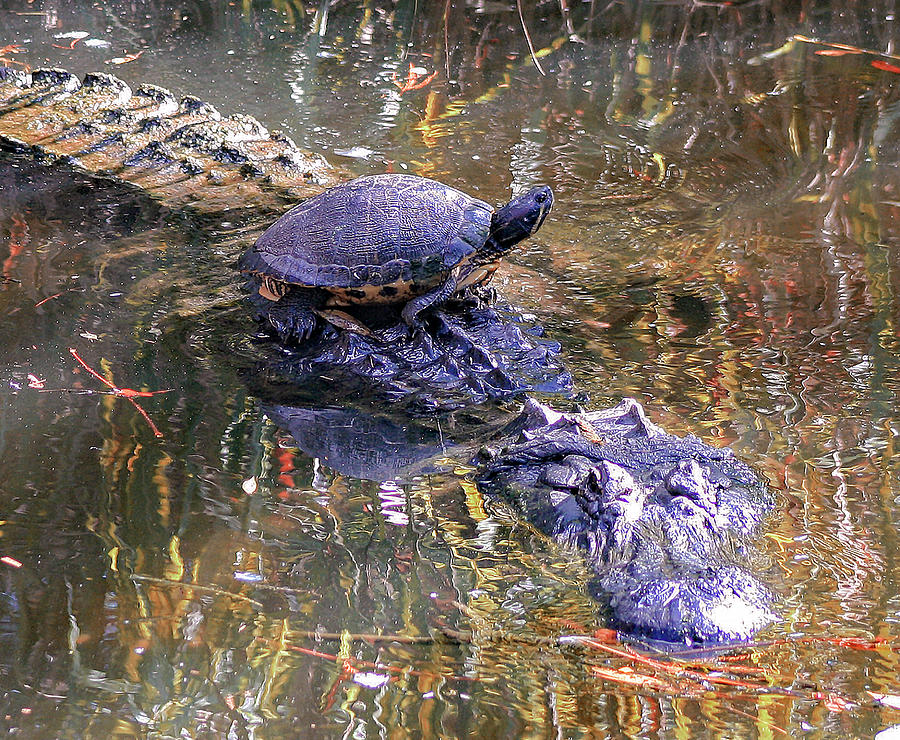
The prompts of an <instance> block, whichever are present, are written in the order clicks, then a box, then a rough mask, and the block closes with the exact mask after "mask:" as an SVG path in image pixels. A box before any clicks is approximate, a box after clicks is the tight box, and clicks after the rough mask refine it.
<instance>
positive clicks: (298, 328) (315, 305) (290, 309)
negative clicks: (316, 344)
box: [251, 288, 327, 343]
mask: <svg viewBox="0 0 900 740" xmlns="http://www.w3.org/2000/svg"><path fill="white" fill-rule="evenodd" d="M326 300H327V295H326V294H325V292H324V291H321V290H316V289H314V288H291V289H290V290H288V292H287V293H285V294H284V295H283V296H282V297H281V298H280V299H279V300H277V301H272V300H269V299H268V298H264V297H263V296H261V295H260V294H259V292H258V291H257V292H254V293H253V294H252V295H251V302H252V303H253V305H254V307H255V308H256V313H257V318H259V319H260V320H262V321H264V322H265V323H266V324H268V325H269V326H270V327H271V328H272V329H274V330H275V332H276V333H277V334H278V338H279V339H280V340H281V341H282V342H285V343H290V342H297V343H300V342H303V341H304V340H306V339H308V338H309V337H310V335H312V333H313V331H314V330H315V328H316V323H317V322H318V316H317V314H316V311H317V309H319V308H320V307H321V306H323V305H325V301H326Z"/></svg>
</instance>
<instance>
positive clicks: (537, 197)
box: [534, 191, 547, 203]
mask: <svg viewBox="0 0 900 740" xmlns="http://www.w3.org/2000/svg"><path fill="white" fill-rule="evenodd" d="M534 199H535V201H536V202H538V203H543V202H544V201H546V200H547V193H545V192H543V191H541V192H540V193H538V194H537V195H535V196H534Z"/></svg>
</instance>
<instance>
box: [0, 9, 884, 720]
mask: <svg viewBox="0 0 900 740" xmlns="http://www.w3.org/2000/svg"><path fill="white" fill-rule="evenodd" d="M252 5H253V4H251V3H245V4H244V5H243V7H238V6H237V5H235V6H224V5H221V6H220V5H219V4H217V3H206V2H193V3H184V4H167V3H146V4H132V3H124V2H123V3H109V4H102V9H101V7H100V6H98V7H94V6H92V5H91V4H89V3H76V2H49V1H48V2H33V3H30V2H15V1H12V2H8V3H6V4H4V5H3V6H2V9H0V56H2V57H3V58H4V59H5V60H7V61H9V60H12V61H13V62H14V63H20V64H27V65H29V66H31V67H37V66H44V65H47V64H52V65H57V66H63V67H65V68H67V69H69V70H71V71H73V72H76V73H78V74H83V73H84V72H87V71H91V70H96V69H101V70H104V71H113V72H114V73H115V74H117V75H118V76H120V77H122V78H123V79H125V80H126V81H127V82H129V83H132V84H137V83H140V82H152V83H155V84H159V85H163V86H165V87H169V88H171V89H173V90H174V91H176V92H178V93H192V94H195V95H198V96H199V97H201V98H203V99H205V100H208V101H209V102H211V103H213V104H214V105H216V106H217V107H218V108H220V109H221V110H222V111H227V112H242V113H246V114H249V115H253V116H255V117H257V118H258V119H259V120H261V121H262V122H263V123H264V124H265V125H266V126H268V127H270V128H280V129H283V130H284V131H286V132H287V133H288V134H290V135H291V136H292V137H293V138H294V139H295V140H296V141H297V142H298V143H299V144H300V145H302V146H305V147H308V148H310V149H312V150H315V151H319V152H322V153H323V154H325V155H326V156H327V157H328V159H329V160H330V161H331V162H333V163H335V164H339V165H341V166H343V167H345V168H346V169H347V171H348V172H349V173H357V174H361V173H370V172H382V171H385V170H386V169H390V170H393V171H403V170H406V171H409V172H413V173H417V174H422V175H427V176H432V177H436V178H439V179H441V180H443V181H446V182H447V183H449V184H452V185H455V186H457V187H460V188H461V189H463V190H465V191H467V192H471V193H473V194H475V195H477V196H479V197H481V198H483V199H485V200H488V201H491V202H494V203H500V202H505V201H506V200H507V199H508V198H509V196H510V194H511V192H517V191H519V190H521V189H523V188H525V187H527V186H529V185H532V184H535V183H539V182H546V183H548V184H550V185H551V186H552V187H553V189H554V192H555V193H556V198H557V201H556V205H555V208H554V211H553V213H552V217H551V219H550V220H548V222H547V223H546V224H545V225H544V227H543V229H542V230H541V231H540V233H539V234H538V235H537V236H536V237H535V238H534V239H532V240H530V241H529V242H526V243H525V244H524V245H523V247H522V248H521V249H519V250H517V251H516V252H515V253H514V254H513V255H512V256H511V257H510V259H509V261H508V264H506V265H505V266H504V267H503V268H502V269H501V271H500V272H499V273H498V275H497V278H496V283H497V286H498V289H499V291H500V293H501V294H502V295H503V296H504V297H505V298H506V299H507V300H509V301H511V302H513V303H515V304H517V305H518V306H520V307H521V308H522V310H523V311H525V312H528V313H530V314H533V315H535V316H536V317H537V319H538V320H539V321H540V322H541V323H542V324H543V325H544V327H545V329H546V333H547V336H548V337H550V338H552V339H554V340H556V341H559V342H560V343H561V346H562V347H561V357H562V359H563V361H564V362H565V364H566V365H567V366H568V367H569V369H570V370H571V371H572V373H573V376H574V393H575V394H576V395H578V396H579V397H580V398H581V400H582V401H583V402H585V403H587V404H589V405H592V406H602V405H606V404H609V403H613V402H615V401H617V400H618V399H620V398H621V397H623V396H633V397H635V398H638V399H639V400H641V402H642V403H644V405H645V406H646V408H647V410H648V413H649V414H650V416H651V417H652V418H653V419H654V421H656V422H657V423H660V424H662V425H663V426H665V427H666V428H667V429H669V430H670V431H672V432H675V433H679V434H683V433H693V434H696V435H698V436H700V437H702V438H703V439H705V440H707V441H709V442H711V443H713V444H716V445H726V444H728V445H731V446H732V447H733V448H734V449H735V451H736V452H737V453H738V454H739V455H740V456H741V457H742V458H743V459H745V460H747V461H748V462H750V463H751V464H753V465H754V466H755V467H756V468H757V469H758V470H759V471H760V472H762V473H763V474H765V475H766V476H767V478H768V479H769V481H770V483H771V484H772V486H773V488H775V489H776V490H777V491H778V492H779V494H780V498H779V508H778V512H777V515H776V516H775V518H774V520H773V522H772V528H771V530H770V536H769V537H768V538H767V545H766V547H767V550H768V551H769V553H770V555H771V557H772V560H773V563H774V567H773V571H772V574H771V578H772V582H773V583H775V584H776V587H777V588H778V590H779V591H780V593H781V595H782V603H781V604H780V613H781V615H782V621H781V622H780V623H778V624H776V625H774V626H773V627H772V628H770V629H769V630H767V631H766V632H765V633H763V634H762V635H761V636H760V640H761V642H760V644H758V645H755V646H751V647H748V648H747V651H746V655H745V656H744V660H743V662H742V663H741V665H742V666H743V667H745V668H746V667H747V666H750V668H749V669H746V672H745V673H744V674H742V675H744V676H745V677H746V679H747V685H737V686H723V685H715V684H705V685H704V684H700V683H697V682H685V684H684V686H683V688H682V690H678V691H673V690H672V689H671V687H670V688H669V689H666V690H663V689H660V687H659V685H657V684H654V683H652V682H651V681H643V682H641V681H640V680H638V682H637V683H632V684H629V683H626V682H625V677H626V676H627V675H628V674H627V672H623V671H622V670H621V669H622V667H623V666H631V668H632V670H633V675H642V674H643V671H642V670H641V669H639V667H634V666H635V664H633V663H629V662H627V661H626V662H624V663H623V662H622V661H621V660H619V661H618V662H616V661H617V660H618V659H617V658H615V657H614V656H611V655H610V654H609V653H607V652H603V651H601V650H599V649H598V650H586V649H577V650H576V649H572V648H560V647H551V646H548V645H547V644H546V643H543V642H542V641H541V640H540V639H538V638H543V637H555V636H558V635H561V634H566V633H569V632H580V633H586V632H587V633H590V632H593V631H594V630H597V629H600V628H602V627H603V626H604V624H605V621H604V620H605V616H604V613H603V611H602V609H601V608H600V606H598V605H597V604H596V603H595V602H594V601H592V600H591V598H590V597H589V595H588V593H587V589H586V586H585V584H586V583H587V581H588V580H589V574H588V571H587V568H586V566H585V565H584V564H583V563H582V562H581V561H580V560H579V558H578V556H577V554H573V553H569V552H565V551H562V550H560V549H559V548H557V547H555V546H553V545H552V544H551V543H549V542H548V541H546V540H545V539H544V538H542V537H541V536H539V535H537V534H535V533H534V532H532V531H531V530H529V529H528V528H527V527H525V526H523V525H522V523H521V522H520V521H518V520H517V519H516V518H515V517H514V516H513V515H511V514H510V512H508V511H506V510H504V509H502V508H498V507H497V506H495V505H493V504H492V502H490V501H487V500H485V499H484V498H483V497H482V496H481V494H480V493H479V492H478V491H477V490H476V489H475V487H474V486H473V484H472V483H471V482H470V480H469V479H468V478H467V477H466V472H467V467H466V463H467V460H466V459H454V458H453V456H452V455H451V456H449V457H446V458H443V459H442V458H440V457H439V456H435V455H434V454H433V453H434V452H435V450H437V451H438V452H439V451H440V445H441V444H442V443H443V440H444V436H445V435H446V438H447V439H451V438H452V439H460V440H466V441H472V439H471V438H472V435H473V434H475V435H477V429H478V425H479V424H482V423H485V422H487V421H491V420H496V419H498V418H503V417H504V416H505V415H508V414H510V413H512V410H513V409H514V408H515V403H512V402H507V403H500V404H483V405H481V406H479V407H476V408H469V409H465V408H464V409H461V410H458V411H456V412H453V413H448V414H443V415H440V416H425V417H424V418H423V417H411V416H404V415H402V414H397V413H395V411H396V409H394V408H392V407H390V406H385V405H383V404H379V403H378V402H377V401H375V400H373V399H370V398H366V397H364V395H361V394H360V393H359V392H358V391H353V392H352V393H351V392H348V391H346V390H345V389H342V388H327V387H325V388H324V389H323V387H322V385H317V386H316V387H315V388H304V387H298V388H285V387H284V384H281V385H279V386H278V387H277V388H273V387H272V386H271V384H267V383H263V382H259V380H258V378H257V377H256V375H255V372H256V368H257V367H258V363H259V361H260V359H261V358H264V357H265V356H266V353H270V354H271V353H274V352H276V350H275V349H273V348H272V347H271V346H265V345H264V346H260V345H259V344H258V343H256V342H254V341H253V335H254V331H255V330H254V327H253V324H252V321H251V318H250V314H249V311H248V310H247V309H246V308H245V307H244V306H243V304H242V302H241V300H240V294H239V291H238V281H237V280H236V278H235V275H234V272H233V265H234V260H235V259H236V257H237V255H238V254H239V252H240V249H241V248H242V246H244V245H246V244H247V243H249V242H250V241H252V240H253V239H254V238H255V237H256V235H258V233H259V232H260V230H261V229H262V228H263V227H264V226H265V225H266V223H267V221H268V219H269V218H270V216H269V215H260V214H259V213H255V212H253V211H250V210H249V209H246V208H242V207H241V204H240V203H236V204H234V207H233V208H232V209H231V210H229V211H227V212H223V213H221V214H216V215H214V216H209V215H205V216H200V215H196V214H192V213H190V212H173V211H169V210H167V209H165V208H164V207H161V206H160V205H158V204H155V203H154V202H153V201H152V200H151V199H150V198H148V197H146V196H144V195H142V194H141V193H140V192H136V191H135V190H134V189H132V188H126V187H124V186H120V185H115V184H113V183H106V182H99V181H97V180H95V179H91V178H90V177H88V176H86V175H80V174H78V173H75V172H73V171H71V170H67V169H65V168H62V167H59V166H52V167H51V166H47V165H45V164H42V163H40V162H36V161H34V160H33V159H29V158H26V157H22V156H12V155H3V157H2V158H0V262H2V276H0V312H2V316H3V321H2V322H0V355H2V356H3V358H4V360H3V364H2V367H0V460H2V466H0V470H2V476H0V556H2V557H3V558H5V560H4V562H3V565H2V566H0V567H2V568H3V570H2V575H3V579H4V589H3V597H2V601H0V641H2V647H3V649H2V656H0V685H2V687H3V698H2V700H0V725H4V726H6V727H8V728H9V729H10V731H12V732H16V733H18V734H19V735H21V736H27V737H48V738H49V737H96V736H101V735H106V736H110V735H113V736H116V737H131V736H135V737H145V736H150V737H218V736H224V735H226V734H228V735H229V736H231V737H251V736H252V737H257V738H282V737H339V736H340V737H343V736H347V737H376V736H377V737H406V736H412V737H453V738H456V737H468V736H475V735H478V736H482V737H547V736H558V737H581V736H598V737H603V736H617V737H636V736H640V737H654V738H655V737H750V736H763V737H770V736H784V735H785V733H786V734H787V735H788V736H800V735H807V734H808V735H809V736H811V737H847V736H852V737H870V736H872V735H873V734H874V733H876V732H878V731H879V730H883V729H885V728H888V727H891V726H893V725H898V724H900V711H898V710H895V709H890V708H885V707H879V706H876V705H874V704H873V701H872V697H871V695H870V694H869V693H867V692H876V693H883V694H900V682H898V680H897V678H896V676H897V674H898V668H900V666H898V663H900V661H898V659H897V640H898V638H900V636H898V634H897V633H898V621H900V619H898V618H900V589H898V578H900V569H898V568H900V566H898V563H897V560H898V545H897V534H896V520H897V517H898V516H900V482H898V464H897V462H896V461H895V460H894V458H893V452H894V447H895V442H896V438H897V434H898V425H900V421H898V419H900V417H898V412H900V404H898V393H900V380H898V378H900V375H898V364H900V363H898V357H900V355H898V343H900V303H898V299H897V292H898V290H900V230H898V227H897V223H898V217H900V191H898V188H900V148H898V143H897V142H898V141H900V130H898V128H900V74H898V73H900V60H898V58H897V57H896V56H891V55H892V54H896V53H897V49H896V38H897V33H896V29H897V21H896V20H895V19H894V17H893V15H892V14H891V12H890V8H891V7H892V6H891V4H890V3H884V4H883V5H882V4H879V3H876V4H874V5H873V6H872V7H871V8H868V9H865V10H862V9H858V8H856V7H855V6H852V5H850V4H848V5H847V7H844V4H842V3H833V4H831V5H829V4H826V3H808V4H801V5H798V6H797V7H796V8H792V9H776V10H775V11H772V10H771V9H770V7H769V5H768V4H765V3H761V4H753V3H750V4H747V5H741V4H737V6H736V7H729V6H726V5H725V4H723V5H722V6H721V7H719V6H715V5H708V6H695V7H693V10H690V7H691V6H690V5H687V4H686V5H685V6H682V5H681V4H654V3H644V4H639V3H635V4H625V5H615V4H612V5H609V6H607V5H606V4H605V3H587V2H585V3H571V2H569V3H562V2H560V3H558V4H556V3H544V4H539V5H537V6H536V7H535V4H534V3H532V2H523V3H522V5H523V10H524V13H523V18H522V19H521V20H520V17H519V15H518V13H517V12H516V4H515V3H507V2H497V3H495V2H469V3H465V4H464V3H460V2H453V3H447V4H446V5H445V4H444V3H416V2H399V1H398V2H396V3H390V2H375V1H372V0H369V1H368V2H338V3H332V4H331V5H329V3H322V4H313V3H309V4H307V5H308V6H309V7H305V6H304V4H302V3H290V2H273V3H272V4H271V7H269V6H263V5H260V6H258V7H251V6H252ZM776 5H777V4H776ZM570 6H576V7H570ZM560 8H564V9H565V8H568V11H567V12H568V15H563V14H561V10H560ZM326 10H327V12H326ZM522 20H524V22H525V25H526V26H527V28H528V30H529V34H530V37H531V41H532V42H533V44H534V46H535V49H536V51H537V55H538V59H539V63H540V65H541V67H542V68H543V69H542V71H543V74H542V72H541V71H539V70H538V69H537V68H536V66H535V64H534V63H533V62H532V59H531V56H530V54H529V51H528V45H527V43H526V38H525V35H524V33H523V31H522ZM567 22H568V23H570V24H571V31H572V34H571V35H572V38H568V35H569V34H568V31H567V28H566V23H567ZM76 32H77V33H76ZM797 36H799V37H800V38H797ZM812 39H815V40H817V42H816V43H813V42H812V41H811V40H812ZM7 44H10V45H17V46H16V47H11V48H5V49H4V48H3V47H5V46H6V45H7ZM844 45H846V46H844ZM854 48H855V49H867V50H871V53H857V52H856V51H854ZM851 51H853V52H854V53H851ZM114 62H123V63H121V64H115V63H114ZM432 75H434V76H433V77H432ZM0 125H2V124H0ZM72 350H74V352H75V353H76V354H77V355H78V357H80V358H82V360H83V361H84V362H85V363H86V364H87V365H90V366H91V367H92V368H94V370H95V371H96V372H97V373H98V374H99V375H102V376H103V377H105V378H106V379H107V380H108V381H109V382H112V383H114V384H116V386H118V387H119V388H133V389H142V390H145V391H156V390H166V391H167V392H166V393H161V394H156V395H147V396H143V397H137V398H135V399H133V400H134V401H135V403H131V402H130V401H129V400H128V399H125V398H121V397H117V396H115V395H111V394H104V393H103V392H104V391H106V390H108V389H107V388H105V386H104V384H103V382H102V381H101V380H100V379H98V378H96V377H92V376H91V375H90V374H89V373H88V372H87V370H86V369H85V368H84V367H83V366H82V365H80V364H79V362H78V361H77V359H76V357H75V355H74V354H73V353H72ZM325 385H326V386H327V379H326V381H325ZM551 401H552V402H553V403H556V404H558V405H562V406H565V405H567V404H568V403H570V401H568V400H566V399H563V398H556V399H551ZM285 403H290V404H292V407H293V410H291V409H286V408H284V407H283V404H285ZM135 404H137V405H135ZM279 405H282V406H279ZM139 407H140V408H139ZM140 409H143V413H142V412H141V410H140ZM144 414H145V415H146V416H145V415H144ZM373 416H374V417H375V421H374V422H373V421H372V419H373ZM344 430H351V431H353V432H354V433H355V434H356V437H355V438H353V437H352V435H351V434H350V433H343V432H344ZM473 430H474V431H473ZM390 435H400V436H401V437H403V440H404V442H403V444H399V443H398V446H399V447H401V448H402V453H401V454H400V457H401V458H402V460H401V462H402V463H403V464H404V467H403V472H401V473H399V474H398V473H397V469H398V468H399V467H400V466H399V464H397V461H396V460H394V461H391V460H388V461H385V460H383V459H381V458H379V457H378V455H377V454H376V453H375V451H374V450H375V449H376V448H377V446H378V445H377V441H378V440H383V439H385V438H386V436H387V437H390ZM404 435H405V436H404ZM351 438H352V439H354V441H353V443H352V445H351V443H349V442H348V441H347V440H348V439H351ZM370 438H374V439H375V440H376V444H375V445H372V444H367V441H369V440H370ZM404 456H405V457H404ZM426 458H428V460H426ZM436 458H437V459H436ZM392 466H394V467H392ZM386 635H391V636H394V638H393V639H386V638H385V637H384V636H386ZM364 636H368V637H364ZM379 636H381V637H379ZM597 669H609V670H615V671H618V672H617V673H603V672H602V671H598V670H597ZM759 681H763V682H764V683H765V682H767V681H768V682H770V683H771V684H772V685H773V686H776V687H779V688H780V689H783V690H784V691H780V692H778V691H773V692H768V693H760V692H759V691H758V690H757V689H755V688H753V687H752V686H751V685H750V684H753V685H756V684H757V683H758V682H759ZM816 692H821V693H816ZM848 701H849V702H851V703H850V704H848V703H847V702H848ZM855 703H858V706H857V705H856V704H855ZM894 732H897V730H895V731H894Z"/></svg>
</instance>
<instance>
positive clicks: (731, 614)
mask: <svg viewBox="0 0 900 740" xmlns="http://www.w3.org/2000/svg"><path fill="white" fill-rule="evenodd" d="M517 426H518V428H519V429H520V430H521V432H520V436H519V437H518V439H517V440H516V441H515V443H513V444H511V445H509V446H507V447H505V448H502V449H486V450H484V451H483V452H482V455H481V458H482V459H481V466H482V468H481V472H480V474H479V477H478V480H479V483H480V485H481V486H482V487H483V488H484V489H485V490H486V491H487V492H489V493H491V494H493V495H497V496H500V497H502V498H503V499H504V500H506V501H508V502H510V503H511V504H512V505H513V507H514V508H515V509H516V511H517V512H518V513H519V514H520V515H523V516H525V518H526V519H528V520H529V521H530V522H531V523H532V524H534V525H535V526H536V527H537V528H538V529H540V530H541V531H542V532H544V533H546V534H548V535H550V536H551V537H553V538H554V539H555V540H556V541H557V542H559V543H561V544H563V545H566V546H571V547H575V548H578V549H579V550H582V551H584V552H585V553H586V554H587V557H588V559H589V561H590V563H591V565H592V566H593V568H594V570H595V571H596V573H597V575H598V582H597V583H598V586H599V589H598V590H599V592H600V593H599V595H600V596H601V598H603V599H604V600H605V601H606V602H607V603H608V604H609V608H610V612H611V614H612V618H613V621H614V623H615V625H616V626H618V627H619V628H620V629H622V630H623V631H625V632H628V633H632V634H637V635H642V636H645V637H649V638H653V639H659V640H666V641H678V642H687V643H718V642H728V641H735V640H746V639H748V638H750V637H752V636H753V635H754V634H755V633H756V632H758V631H759V630H760V629H762V628H763V627H765V626H766V625H768V624H770V623H771V622H772V621H774V620H775V618H776V615H775V614H774V613H773V611H772V604H773V602H774V598H773V595H772V593H771V592H770V591H769V589H768V588H767V586H765V585H764V584H763V582H762V581H761V580H760V579H759V577H758V576H757V572H758V571H759V570H760V565H761V561H763V560H764V558H763V557H762V555H761V553H760V552H759V551H758V550H757V549H756V548H755V547H754V545H753V540H754V539H755V538H756V537H757V536H758V534H759V531H760V530H761V528H762V526H763V523H764V521H765V518H766V517H767V515H768V514H769V513H770V512H771V509H772V507H773V505H774V504H773V500H772V497H771V494H770V493H769V491H768V489H767V488H766V486H765V484H764V483H763V481H762V480H761V479H760V478H759V477H758V476H757V475H756V474H755V473H754V472H753V471H752V470H751V469H750V468H749V467H748V466H746V465H744V464H743V463H741V462H740V461H739V460H737V459H736V458H735V457H734V455H733V454H732V453H731V451H730V450H727V449H724V450H721V449H715V448H713V447H710V446H709V445H707V444H705V443H704V442H702V441H700V440H699V439H697V438H695V437H685V438H679V437H674V436H672V435H670V434H667V433H666V432H664V431H663V430H662V429H660V428H659V427H657V426H656V425H654V424H652V423H651V422H650V421H648V420H647V419H646V417H645V416H644V412H643V409H642V408H641V406H640V404H638V403H637V402H636V401H633V400H630V399H629V400H626V401H624V402H623V403H621V404H620V405H619V406H617V407H615V408H613V409H606V410H603V411H596V412H591V413H584V414H560V413H558V412H556V411H553V410H552V409H550V408H549V407H547V406H543V405H541V404H539V403H537V402H535V401H528V402H527V403H526V409H525V411H524V412H523V415H522V417H521V418H520V419H519V421H518V422H517Z"/></svg>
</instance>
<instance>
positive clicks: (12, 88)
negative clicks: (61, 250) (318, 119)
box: [0, 67, 340, 213]
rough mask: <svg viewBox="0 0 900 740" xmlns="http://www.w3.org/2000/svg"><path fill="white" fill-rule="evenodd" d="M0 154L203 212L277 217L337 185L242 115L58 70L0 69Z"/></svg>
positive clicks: (315, 159) (327, 169)
mask: <svg viewBox="0 0 900 740" xmlns="http://www.w3.org/2000/svg"><path fill="white" fill-rule="evenodd" d="M0 148H5V149H12V150H13V151H33V152H35V153H37V154H40V155H41V156H42V157H44V158H49V159H50V160H56V159H61V160H63V161H65V162H67V163H69V164H71V165H73V166H75V167H77V168H80V169H83V170H85V171H88V172H91V173H95V174H97V175H103V176H107V177H110V178H113V179H116V180H119V181H122V182H127V183H131V184H134V185H136V186H138V187H140V188H141V189H142V190H144V191H145V192H147V193H148V194H149V195H151V196H152V197H154V198H155V199H157V200H159V201H161V202H162V203H164V204H165V205H169V206H172V207H189V208H191V209H193V210H194V211H199V212H204V213H219V212H223V211H227V210H230V209H234V208H246V207H252V208H256V209H259V210H261V211H266V210H268V211H271V210H276V209H279V210H280V209H281V208H282V207H283V204H284V202H285V200H293V201H296V200H297V199H298V198H302V197H307V196H309V195H312V194H315V193H318V192H320V191H321V190H322V189H323V188H324V187H327V186H330V185H334V184H336V183H337V182H338V180H339V179H340V173H339V171H338V170H336V169H335V168H333V167H331V166H330V165H328V164H327V163H326V162H325V160H324V159H322V158H321V157H319V156H316V155H313V154H311V153H309V152H306V151H303V150H301V149H299V148H298V147H297V146H296V145H295V144H294V143H293V142H292V141H291V140H290V139H289V138H287V137H286V136H282V135H279V134H270V133H269V132H268V131H267V130H266V129H265V127H263V125H262V124H261V123H259V121H257V120H255V119H253V118H250V117H249V116H242V115H234V116H227V117H224V116H222V115H220V114H219V112H218V111H217V110H216V109H215V108H214V107H213V106H211V105H209V104H208V103H204V102H203V101H201V100H199V99H197V98H193V97H184V98H182V99H181V100H180V101H179V100H177V99H176V98H175V96H174V95H172V93H170V92H169V91H168V90H164V89H163V88H161V87H156V86H154V85H141V86H139V87H138V88H136V89H135V90H132V89H131V88H130V87H129V86H128V85H127V84H126V83H125V82H123V81H122V80H120V79H118V78H116V77H113V76H112V75H108V74H102V73H92V74H88V75H86V76H85V78H84V80H83V81H79V80H78V78H77V77H76V76H75V75H73V74H71V73H69V72H66V71H64V70H59V69H39V70H35V71H34V72H33V73H30V74H29V73H25V72H21V71H18V70H13V69H11V68H9V67H0Z"/></svg>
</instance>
